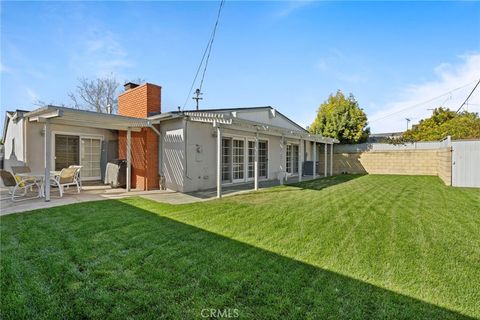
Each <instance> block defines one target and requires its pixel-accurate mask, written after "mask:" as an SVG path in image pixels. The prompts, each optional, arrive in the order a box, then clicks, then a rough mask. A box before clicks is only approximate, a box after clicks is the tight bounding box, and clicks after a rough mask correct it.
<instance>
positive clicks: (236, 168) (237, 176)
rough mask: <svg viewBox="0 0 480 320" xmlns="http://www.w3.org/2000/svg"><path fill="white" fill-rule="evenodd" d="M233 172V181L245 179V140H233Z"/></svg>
mask: <svg viewBox="0 0 480 320" xmlns="http://www.w3.org/2000/svg"><path fill="white" fill-rule="evenodd" d="M232 143H233V145H232V156H233V162H232V173H233V182H240V181H244V180H245V140H239V139H233V140H232Z"/></svg>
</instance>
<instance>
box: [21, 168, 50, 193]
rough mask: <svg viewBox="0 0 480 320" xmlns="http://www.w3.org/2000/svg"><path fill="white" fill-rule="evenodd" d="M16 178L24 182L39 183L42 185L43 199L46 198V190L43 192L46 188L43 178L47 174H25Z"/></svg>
mask: <svg viewBox="0 0 480 320" xmlns="http://www.w3.org/2000/svg"><path fill="white" fill-rule="evenodd" d="M15 176H16V177H19V178H20V179H22V181H27V180H29V181H32V180H34V181H35V182H37V183H38V184H39V185H40V190H41V194H42V197H45V190H43V187H44V181H43V178H44V176H45V173H43V172H42V173H36V172H24V173H17V174H16V175H15Z"/></svg>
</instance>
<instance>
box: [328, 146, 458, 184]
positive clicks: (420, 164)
mask: <svg viewBox="0 0 480 320" xmlns="http://www.w3.org/2000/svg"><path fill="white" fill-rule="evenodd" d="M319 160H320V168H323V166H324V162H323V161H324V160H323V158H320V159H319ZM328 161H330V158H328ZM342 172H348V173H371V174H408V175H431V176H439V177H440V178H441V179H442V180H443V182H445V184H446V185H451V176H452V150H451V148H444V149H433V150H385V151H365V152H353V153H335V151H334V155H333V173H334V174H340V173H342Z"/></svg>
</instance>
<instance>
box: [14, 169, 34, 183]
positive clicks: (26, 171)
mask: <svg viewBox="0 0 480 320" xmlns="http://www.w3.org/2000/svg"><path fill="white" fill-rule="evenodd" d="M10 168H11V169H12V173H13V176H14V177H15V179H16V180H17V181H20V180H22V178H20V177H19V176H17V175H18V174H19V173H30V172H32V170H30V167H29V166H11V167H10ZM22 184H23V183H22Z"/></svg>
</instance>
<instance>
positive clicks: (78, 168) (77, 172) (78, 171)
mask: <svg viewBox="0 0 480 320" xmlns="http://www.w3.org/2000/svg"><path fill="white" fill-rule="evenodd" d="M69 168H75V169H77V171H76V172H75V179H76V180H77V181H78V185H79V186H80V188H82V177H81V176H80V170H81V169H82V168H83V166H77V165H71V166H69Z"/></svg>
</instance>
